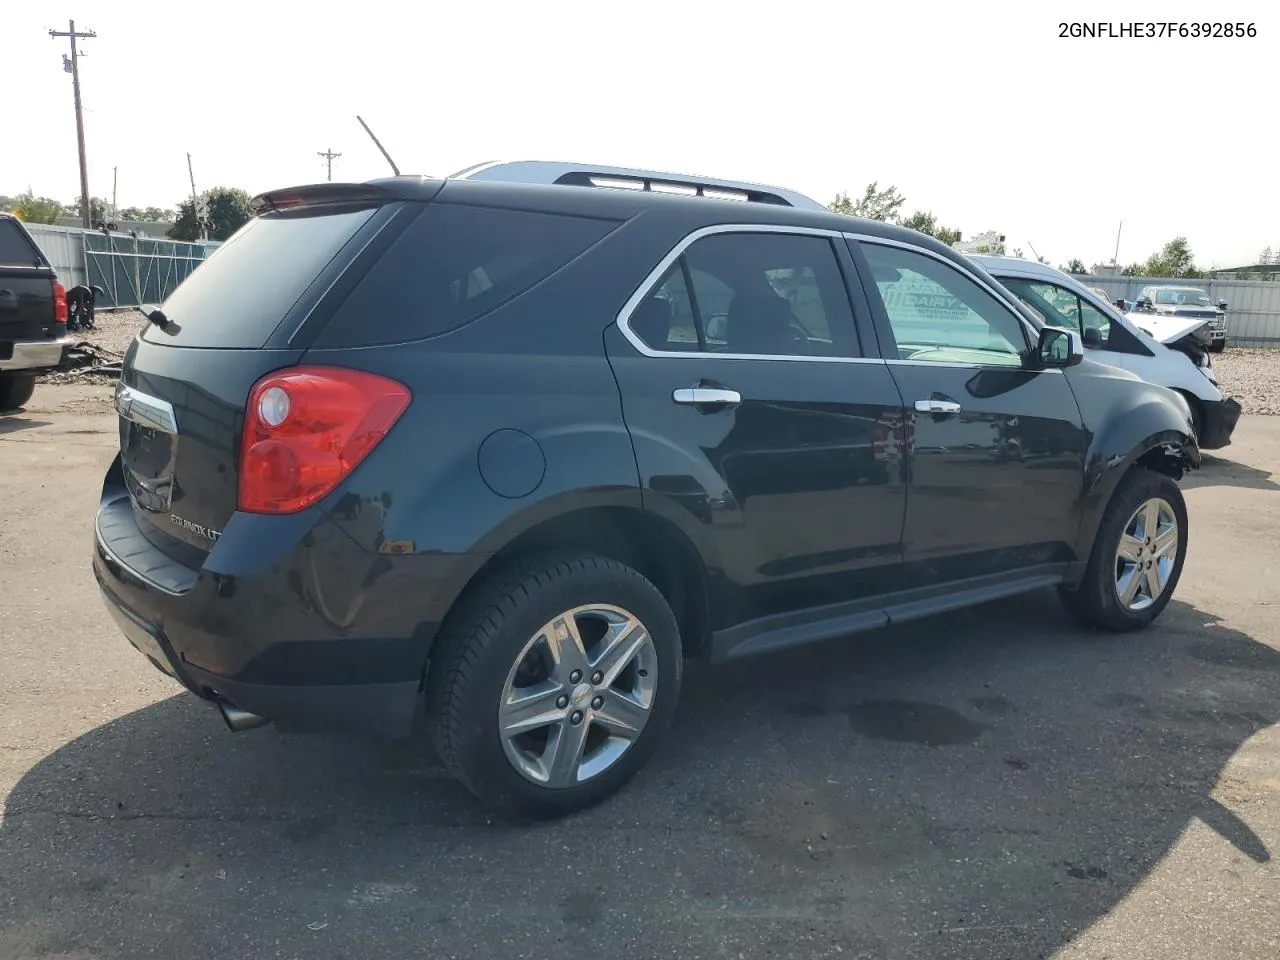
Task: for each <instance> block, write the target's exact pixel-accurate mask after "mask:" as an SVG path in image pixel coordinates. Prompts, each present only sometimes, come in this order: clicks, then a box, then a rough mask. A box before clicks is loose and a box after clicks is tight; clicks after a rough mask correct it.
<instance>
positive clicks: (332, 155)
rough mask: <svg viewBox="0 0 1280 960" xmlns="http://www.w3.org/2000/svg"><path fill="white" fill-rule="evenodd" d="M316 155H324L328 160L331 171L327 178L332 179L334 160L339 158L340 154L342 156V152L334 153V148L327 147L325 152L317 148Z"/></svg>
mask: <svg viewBox="0 0 1280 960" xmlns="http://www.w3.org/2000/svg"><path fill="white" fill-rule="evenodd" d="M316 156H318V157H324V158H325V160H326V161H328V165H329V172H328V173H327V174H326V175H325V179H326V180H332V179H333V161H335V160H337V159H338V158H339V157H340V156H342V154H340V153H334V152H333V149H332V148H330V147H326V148H325V150H324V152H321V151H319V150H317V151H316Z"/></svg>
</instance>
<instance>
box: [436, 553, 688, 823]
mask: <svg viewBox="0 0 1280 960" xmlns="http://www.w3.org/2000/svg"><path fill="white" fill-rule="evenodd" d="M681 666H682V655H681V650H680V636H679V630H678V628H677V626H676V621H675V617H674V616H673V615H672V612H671V608H670V607H669V606H668V605H667V602H666V600H665V599H664V598H663V596H662V594H661V593H660V592H659V591H658V590H657V588H655V587H654V586H653V584H651V583H650V582H649V581H648V580H646V579H645V578H644V577H643V576H641V575H640V574H639V573H637V572H636V571H634V570H632V569H631V568H629V567H627V566H624V565H623V564H621V563H618V562H617V561H615V560H611V559H608V558H606V557H601V556H596V555H593V554H572V555H561V556H544V557H539V558H532V559H529V560H524V561H520V562H517V563H514V564H510V565H507V566H505V567H503V568H501V569H499V570H498V571H496V572H495V573H494V574H492V575H491V576H489V577H488V578H487V579H486V580H485V581H484V582H483V583H482V584H480V585H479V586H478V587H476V588H474V589H473V590H471V591H470V592H469V594H468V596H467V597H466V598H464V600H463V602H462V606H461V607H460V608H459V610H458V612H457V615H456V616H452V615H451V617H450V619H449V621H448V622H447V623H446V625H445V627H444V629H443V630H442V633H441V636H440V637H439V638H438V640H437V643H436V650H435V652H434V653H433V656H432V665H431V667H430V669H429V670H428V681H427V703H428V708H429V713H430V715H431V719H432V722H433V727H434V732H435V739H436V748H437V751H438V753H439V754H440V757H441V759H442V760H443V761H444V763H445V765H446V766H447V767H449V769H450V770H451V771H452V772H453V773H454V774H455V775H456V776H457V777H458V778H459V779H460V780H461V781H462V782H463V784H465V785H466V786H467V788H468V789H470V790H471V792H472V793H474V794H475V795H476V796H477V797H478V798H479V799H480V800H481V801H482V802H484V803H486V804H487V805H489V806H491V807H493V808H495V809H498V810H500V811H502V812H504V813H508V814H517V815H532V816H556V815H561V814H566V813H570V812H573V811H575V810H579V809H582V808H584V807H587V806H590V805H591V804H593V803H596V802H598V801H600V800H602V799H604V798H605V797H607V796H608V795H610V794H611V793H613V792H614V791H616V790H618V789H619V788H620V787H622V786H623V784H625V783H626V782H627V781H628V780H629V779H630V778H631V777H632V776H633V775H634V774H635V773H636V772H637V771H638V770H639V769H640V767H642V766H643V765H644V763H645V761H646V760H647V759H648V758H649V756H650V754H652V752H653V750H654V748H655V746H656V745H657V742H658V740H659V739H660V738H661V736H662V733H663V731H664V730H665V729H666V728H667V726H669V724H670V722H671V718H672V716H673V715H674V712H675V707H676V700H677V698H678V696H679V691H680V672H681Z"/></svg>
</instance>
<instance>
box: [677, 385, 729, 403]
mask: <svg viewBox="0 0 1280 960" xmlns="http://www.w3.org/2000/svg"><path fill="white" fill-rule="evenodd" d="M671 399H672V400H674V401H675V402H676V403H683V404H687V405H689V406H695V407H700V406H704V405H705V406H712V405H715V404H719V405H722V406H723V405H733V404H738V403H741V402H742V394H740V393H739V392H738V391H737V390H724V389H721V388H719V387H683V388H681V389H679V390H673V391H672V392H671Z"/></svg>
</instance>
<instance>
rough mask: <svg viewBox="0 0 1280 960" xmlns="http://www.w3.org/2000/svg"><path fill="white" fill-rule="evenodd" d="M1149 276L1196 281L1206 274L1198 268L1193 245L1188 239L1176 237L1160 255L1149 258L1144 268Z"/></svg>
mask: <svg viewBox="0 0 1280 960" xmlns="http://www.w3.org/2000/svg"><path fill="white" fill-rule="evenodd" d="M1143 270H1144V271H1145V272H1146V275H1147V276H1151V277H1186V278H1188V279H1195V278H1197V277H1201V276H1203V275H1204V274H1203V273H1202V272H1201V271H1200V270H1199V269H1198V268H1197V267H1196V263H1195V256H1194V255H1193V254H1192V253H1191V245H1190V244H1189V243H1187V238H1186V237H1174V238H1173V239H1172V240H1170V241H1169V242H1168V243H1166V244H1165V245H1164V246H1163V247H1161V248H1160V252H1159V253H1153V254H1152V255H1151V256H1150V257H1148V258H1147V262H1146V264H1145V265H1144V267H1143Z"/></svg>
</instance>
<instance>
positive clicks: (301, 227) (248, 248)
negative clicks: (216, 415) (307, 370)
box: [143, 209, 373, 347]
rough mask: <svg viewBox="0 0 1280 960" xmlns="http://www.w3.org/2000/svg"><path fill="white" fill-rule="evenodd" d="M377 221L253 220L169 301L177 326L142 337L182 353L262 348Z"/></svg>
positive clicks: (335, 216) (350, 217) (325, 217)
mask: <svg viewBox="0 0 1280 960" xmlns="http://www.w3.org/2000/svg"><path fill="white" fill-rule="evenodd" d="M371 216H373V210H372V209H366V210H353V211H345V212H341V213H327V214H316V213H306V212H299V213H293V214H272V215H270V216H266V217H259V218H256V219H253V220H250V221H249V222H248V223H247V224H245V226H244V227H242V228H241V229H240V230H239V231H238V232H237V233H236V234H235V235H234V236H232V238H231V239H230V240H228V241H227V242H226V243H224V244H222V246H220V247H218V248H217V249H216V250H215V251H214V252H213V254H212V255H211V256H210V257H209V259H207V260H206V261H205V262H204V263H202V264H200V266H199V267H197V268H196V269H195V270H194V271H193V272H192V273H191V276H189V277H187V279H186V280H184V281H183V282H182V283H181V284H179V285H178V289H176V290H174V291H173V293H172V294H171V295H170V296H169V299H168V300H166V301H165V302H164V313H165V316H166V317H168V318H169V320H170V321H172V322H171V324H170V325H169V326H168V327H167V328H166V329H164V330H161V329H160V328H158V327H155V326H150V327H148V328H147V329H146V332H145V333H144V334H143V336H144V337H145V338H146V339H148V340H152V341H155V342H156V343H174V344H176V345H178V346H183V347H261V346H262V345H263V344H265V343H266V342H267V339H268V338H269V337H270V336H271V334H272V332H273V331H274V330H275V328H276V327H277V326H279V324H280V321H281V320H283V319H284V316H285V314H287V313H288V312H289V310H290V308H292V307H293V305H294V304H295V303H297V302H298V298H299V297H300V296H302V294H303V292H304V291H305V290H306V289H307V287H308V286H310V284H311V282H312V281H313V280H315V278H316V276H317V275H318V274H319V273H320V271H321V270H323V269H324V268H325V266H326V265H327V264H328V263H329V261H330V260H332V259H333V258H334V256H335V255H336V254H337V253H338V251H339V250H341V249H342V247H343V245H344V244H345V243H346V242H347V241H348V240H350V239H351V237H352V236H353V235H354V234H355V232H356V231H357V230H359V229H360V228H361V227H362V226H363V225H364V224H365V222H366V221H367V220H368V219H369V218H370V217H371Z"/></svg>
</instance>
